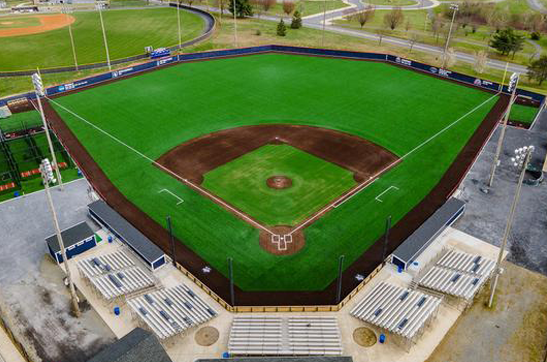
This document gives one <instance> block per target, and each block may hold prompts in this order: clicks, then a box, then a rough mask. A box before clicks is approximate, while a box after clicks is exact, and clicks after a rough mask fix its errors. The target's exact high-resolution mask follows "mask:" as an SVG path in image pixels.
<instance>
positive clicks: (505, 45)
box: [490, 28, 524, 58]
mask: <svg viewBox="0 0 547 362" xmlns="http://www.w3.org/2000/svg"><path fill="white" fill-rule="evenodd" d="M523 44H524V37H523V36H522V35H519V34H516V33H515V31H514V30H513V29H512V28H507V29H504V30H502V31H500V32H499V33H497V34H494V38H493V39H492V40H491V41H490V46H491V47H492V48H494V49H496V50H497V51H499V52H500V53H501V55H509V54H510V53H513V58H514V57H515V54H516V53H517V52H518V51H520V50H522V46H523Z"/></svg>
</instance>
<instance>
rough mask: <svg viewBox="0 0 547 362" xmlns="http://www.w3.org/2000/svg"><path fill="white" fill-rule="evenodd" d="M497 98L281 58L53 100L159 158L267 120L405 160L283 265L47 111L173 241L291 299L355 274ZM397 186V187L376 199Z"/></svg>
mask: <svg viewBox="0 0 547 362" xmlns="http://www.w3.org/2000/svg"><path fill="white" fill-rule="evenodd" d="M496 100H497V97H493V96H492V94H489V93H485V92H482V91H479V90H477V89H472V88H469V87H463V86H460V85H458V84H455V83H452V82H447V81H443V80H440V79H437V78H434V77H431V76H427V75H423V74H419V73H417V72H413V71H409V70H406V69H402V68H399V67H395V66H391V65H388V64H383V63H375V62H365V61H351V60H343V59H326V58H319V57H306V56H296V55H285V54H263V55H253V56H246V57H239V58H232V59H222V60H214V61H204V62H194V63H185V64H181V65H177V66H173V67H168V68H165V69H163V70H160V71H156V72H151V73H147V74H143V75H141V76H138V77H134V78H130V79H125V80H122V81H119V82H114V83H111V84H108V85H104V86H101V87H97V88H92V89H89V90H86V91H83V92H80V93H75V94H72V95H68V96H65V97H62V98H58V99H56V100H55V101H56V102H59V104H61V105H62V106H64V107H67V108H68V109H70V110H72V111H73V112H75V113H76V114H78V115H79V116H80V117H83V118H84V119H86V120H87V121H89V122H91V123H92V124H94V125H96V126H97V127H100V128H101V129H103V130H104V131H106V132H108V133H110V134H113V135H115V136H116V137H117V138H118V139H119V140H121V141H122V142H125V143H126V144H127V145H129V146H131V147H134V148H135V149H136V150H138V151H139V152H142V153H143V154H145V155H146V156H147V157H149V158H151V159H157V158H158V157H160V156H161V155H162V154H164V153H165V152H167V151H168V150H170V149H171V148H173V147H175V146H177V145H179V144H181V143H182V142H185V141H188V140H190V139H192V138H195V137H199V136H202V135H205V134H208V133H210V132H215V131H219V130H222V129H227V128H232V127H237V126H245V125H255V124H266V123H268V124H274V123H275V124H280V123H287V124H303V125H310V126H320V127H326V128H331V129H336V130H339V131H342V132H347V133H350V134H354V135H357V136H360V137H362V138H365V139H367V140H369V141H371V142H374V143H376V144H378V145H379V146H382V147H384V148H386V149H388V150H390V151H391V152H393V153H394V154H396V155H397V156H400V157H404V158H403V160H402V162H400V163H399V164H398V165H397V166H396V167H394V168H392V169H391V170H390V171H388V172H387V173H385V174H384V175H383V176H382V177H381V178H379V179H378V180H376V181H375V182H374V183H372V184H371V185H370V186H368V187H367V188H365V189H364V190H363V191H362V192H360V193H359V194H357V195H356V196H355V197H353V198H352V199H350V200H349V201H348V202H346V203H344V204H343V205H342V206H340V207H338V208H336V209H334V210H332V211H330V212H329V213H328V214H326V215H325V216H323V217H322V218H321V219H319V220H318V221H317V222H315V223H313V224H311V225H310V226H309V227H307V228H306V229H305V236H306V246H305V247H304V249H302V250H301V251H300V252H299V253H297V254H293V255H289V256H281V257H280V256H274V255H271V254H269V253H267V252H265V251H264V250H263V249H261V248H260V246H259V244H258V230H257V229H254V228H253V227H251V226H250V225H249V224H248V223H246V222H245V221H243V220H241V219H239V218H237V217H236V216H234V215H233V214H231V213H230V212H228V211H226V210H225V209H223V208H222V207H221V206H218V205H217V204H215V203H214V202H212V201H211V200H209V199H207V198H205V197H202V196H201V195H199V194H198V193H197V192H195V191H193V190H191V189H190V188H188V187H187V186H185V185H183V184H182V183H180V182H179V181H177V180H175V179H174V178H173V177H171V176H169V175H168V174H167V173H165V172H163V171H161V170H160V169H158V168H157V167H155V166H153V165H151V163H150V162H149V161H148V160H146V159H145V158H143V157H141V156H139V155H137V154H136V153H135V152H133V151H130V150H129V149H128V148H127V147H125V146H123V145H121V144H120V143H117V142H115V141H114V140H112V139H111V138H110V137H108V136H105V135H104V134H103V133H101V132H99V131H97V130H96V129H95V128H93V127H91V126H90V125H89V124H87V123H85V122H83V121H82V120H80V119H79V118H78V117H76V116H74V115H73V114H71V113H69V112H67V111H65V110H63V109H62V108H61V107H60V106H57V105H55V104H54V103H53V105H54V106H55V108H56V109H57V111H58V112H59V114H60V115H61V117H63V119H64V120H65V122H66V123H67V124H68V126H69V127H70V128H71V130H72V131H73V132H74V133H75V134H76V136H77V137H78V138H79V139H80V141H81V142H82V144H83V145H84V146H85V147H86V149H87V150H88V151H89V152H90V153H91V155H92V156H93V157H94V159H95V160H96V162H97V163H98V164H99V165H100V166H101V168H102V169H103V170H104V172H105V173H106V174H107V176H108V177H109V178H110V179H111V180H112V182H113V183H114V184H115V185H116V187H118V188H119V190H120V191H121V192H122V193H123V194H124V195H125V196H126V197H127V198H128V199H129V200H131V201H132V202H133V203H134V204H135V205H137V207H139V208H140V209H142V210H143V211H145V212H146V213H147V214H149V215H150V216H151V217H152V218H153V219H155V220H156V221H157V222H158V223H160V224H161V225H164V223H165V217H166V216H167V215H170V216H171V217H172V218H173V225H174V232H175V234H176V235H177V236H178V237H179V238H180V239H181V240H184V241H185V243H186V244H187V245H188V246H189V247H190V248H191V249H192V250H194V251H195V252H196V253H197V254H199V255H200V256H201V257H203V258H204V259H205V260H207V261H208V262H209V265H211V266H213V267H214V268H217V269H218V270H219V271H221V272H222V273H224V274H225V275H226V274H227V263H226V257H232V258H233V260H234V277H235V281H236V284H237V285H238V286H239V287H240V288H242V289H243V290H249V291H252V290H272V291H279V290H285V291H290V290H322V289H323V288H325V287H326V286H327V285H328V284H329V283H330V282H331V281H333V280H334V279H335V277H336V273H337V265H338V256H339V255H341V254H344V255H345V257H346V259H345V260H346V264H345V265H346V266H347V265H350V263H352V262H353V261H354V260H355V259H356V258H357V257H358V256H360V255H361V254H362V253H363V252H364V251H365V250H366V249H367V248H368V247H369V246H370V245H371V244H372V243H373V242H374V241H375V240H376V239H377V238H378V237H379V236H381V235H382V234H383V232H384V227H385V219H386V217H387V216H389V215H391V216H392V218H393V222H394V223H396V222H397V221H399V220H400V219H401V218H402V217H403V216H404V215H405V214H406V213H408V211H410V210H411V209H412V208H413V207H414V206H415V205H417V204H418V203H419V202H420V201H421V200H422V199H423V198H424V197H425V196H426V195H427V194H428V193H429V192H430V190H431V189H432V188H433V187H434V186H435V185H436V184H437V183H438V181H439V180H440V178H441V177H442V175H443V174H444V173H445V171H446V170H447V168H448V167H449V166H450V164H451V163H452V161H453V160H454V159H455V157H456V156H457V154H458V153H459V151H460V150H461V149H462V148H463V146H464V145H465V143H466V141H467V140H468V139H469V137H470V136H471V135H472V134H473V132H474V131H475V130H476V128H477V126H478V125H479V124H480V122H481V121H482V119H483V118H484V117H485V116H486V114H487V113H488V112H489V110H490V108H491V107H492V106H493V105H494V103H495V102H496ZM473 109H475V111H473V112H470V111H471V110H473ZM457 120H460V121H458V122H456V121H457ZM451 124H452V126H451V127H449V128H447V127H448V126H449V125H451ZM442 130H445V131H444V132H443V133H441V135H440V136H438V137H435V138H432V139H431V140H430V142H427V143H425V144H424V141H425V140H427V139H430V138H431V137H432V136H434V135H435V134H437V133H438V132H440V131H442ZM420 145H422V146H421V147H419V146H420ZM410 152H411V153H410ZM409 153H410V154H409ZM189 157H191V155H189ZM390 186H396V187H398V188H399V190H397V191H390V192H388V193H386V194H385V195H383V196H382V201H383V202H378V201H376V200H375V197H376V196H377V195H379V194H380V193H382V192H383V191H384V190H386V189H387V188H389V187H390ZM162 189H168V190H170V191H171V192H173V193H175V194H176V195H178V196H179V197H182V198H183V199H184V200H185V202H184V203H183V204H180V205H176V203H177V200H176V199H175V198H173V197H172V196H170V195H169V194H168V193H165V192H163V193H159V192H160V191H161V190H162Z"/></svg>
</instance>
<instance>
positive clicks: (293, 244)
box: [258, 226, 306, 255]
mask: <svg viewBox="0 0 547 362" xmlns="http://www.w3.org/2000/svg"><path fill="white" fill-rule="evenodd" d="M270 230H271V231H272V232H273V233H274V234H276V235H275V239H273V238H274V236H273V235H271V234H270V233H267V232H265V231H262V230H261V231H260V236H259V237H258V239H259V243H260V247H261V248H262V249H264V250H266V251H267V252H268V253H270V254H274V255H291V254H296V253H298V252H299V251H300V250H302V248H303V247H304V246H305V245H306V238H305V237H304V232H303V231H302V229H300V230H298V231H295V232H293V233H292V234H291V235H290V237H287V235H288V234H289V233H290V232H291V230H292V228H291V227H290V226H275V227H273V228H270Z"/></svg>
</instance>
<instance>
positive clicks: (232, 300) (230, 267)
mask: <svg viewBox="0 0 547 362" xmlns="http://www.w3.org/2000/svg"><path fill="white" fill-rule="evenodd" d="M228 274H229V276H230V303H231V304H232V307H233V306H235V299H236V297H235V292H234V266H233V261H232V258H228Z"/></svg>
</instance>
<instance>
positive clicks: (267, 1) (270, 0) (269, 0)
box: [262, 0, 276, 13]
mask: <svg viewBox="0 0 547 362" xmlns="http://www.w3.org/2000/svg"><path fill="white" fill-rule="evenodd" d="M275 4H276V0H263V1H262V9H264V12H266V13H267V12H268V11H270V9H271V8H272V7H273V6H274V5H275Z"/></svg>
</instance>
